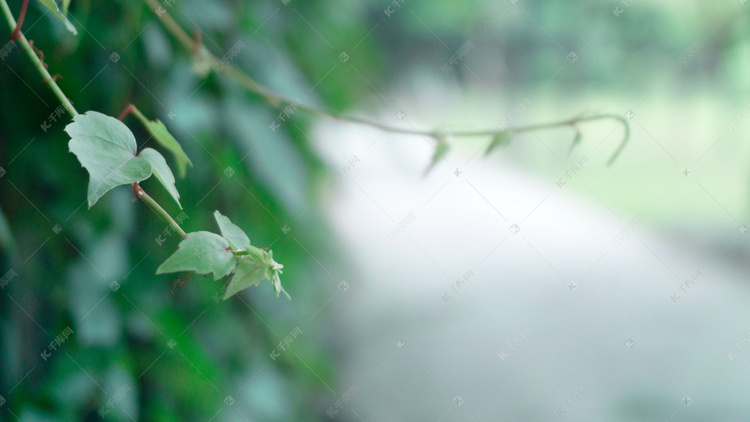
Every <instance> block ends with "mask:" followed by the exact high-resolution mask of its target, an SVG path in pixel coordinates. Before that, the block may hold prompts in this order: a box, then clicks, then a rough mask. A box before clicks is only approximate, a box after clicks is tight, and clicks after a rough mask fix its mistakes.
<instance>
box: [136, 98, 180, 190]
mask: <svg viewBox="0 0 750 422" xmlns="http://www.w3.org/2000/svg"><path fill="white" fill-rule="evenodd" d="M133 114H135V117H137V118H138V120H140V121H141V123H142V124H143V126H145V127H146V130H148V131H149V132H150V133H151V135H152V136H153V137H154V140H156V142H157V143H158V144H159V145H161V146H162V147H164V148H166V149H167V151H169V152H170V153H172V155H173V156H174V159H175V161H176V162H177V174H178V175H179V176H180V178H183V177H185V173H186V172H187V167H188V166H191V167H192V166H193V162H192V161H190V158H188V156H187V154H185V151H184V150H183V149H182V146H180V143H179V142H177V140H176V139H175V138H174V136H172V134H171V133H169V131H168V130H167V127H166V126H164V123H162V122H161V120H159V119H156V120H149V119H148V118H146V116H144V115H143V113H141V111H140V110H138V109H137V108H136V107H135V106H133Z"/></svg>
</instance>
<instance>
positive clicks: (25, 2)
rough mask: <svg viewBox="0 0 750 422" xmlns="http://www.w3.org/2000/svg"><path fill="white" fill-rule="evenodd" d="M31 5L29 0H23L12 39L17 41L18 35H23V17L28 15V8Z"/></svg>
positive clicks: (11, 35)
mask: <svg viewBox="0 0 750 422" xmlns="http://www.w3.org/2000/svg"><path fill="white" fill-rule="evenodd" d="M28 6H29V0H23V3H22V4H21V13H20V14H19V15H18V21H16V28H15V29H14V30H13V32H12V33H11V34H10V39H11V40H12V41H15V40H17V39H18V36H19V35H21V26H23V18H25V17H26V8H27V7H28Z"/></svg>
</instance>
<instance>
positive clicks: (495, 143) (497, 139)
mask: <svg viewBox="0 0 750 422" xmlns="http://www.w3.org/2000/svg"><path fill="white" fill-rule="evenodd" d="M512 139H513V132H510V131H507V130H504V131H502V132H498V133H497V134H495V136H493V137H492V141H490V144H489V145H487V149H486V150H484V156H485V157H486V156H488V155H489V154H490V153H491V152H492V151H493V150H494V149H495V148H501V147H505V146H508V145H509V144H510V141H511V140H512Z"/></svg>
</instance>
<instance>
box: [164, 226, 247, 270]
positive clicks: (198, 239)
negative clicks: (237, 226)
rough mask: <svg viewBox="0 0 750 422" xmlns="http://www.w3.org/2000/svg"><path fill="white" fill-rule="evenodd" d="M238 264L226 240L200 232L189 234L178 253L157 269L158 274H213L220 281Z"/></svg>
mask: <svg viewBox="0 0 750 422" xmlns="http://www.w3.org/2000/svg"><path fill="white" fill-rule="evenodd" d="M236 264H237V260H236V259H235V257H234V254H233V253H232V252H231V251H230V250H229V242H227V240H226V239H224V238H223V237H221V236H219V235H218V234H214V233H210V232H204V231H200V232H193V233H188V235H187V239H185V240H183V241H182V242H180V245H179V246H178V248H177V251H176V252H175V253H174V254H172V256H170V257H169V258H167V260H166V261H164V262H163V263H162V264H161V265H160V266H159V268H157V269H156V274H164V273H176V272H181V271H195V272H196V273H198V274H209V273H213V279H214V280H218V279H220V278H222V277H224V276H226V275H227V274H229V273H231V272H232V270H233V269H234V266H235V265H236Z"/></svg>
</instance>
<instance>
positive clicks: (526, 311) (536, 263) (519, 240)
mask: <svg viewBox="0 0 750 422" xmlns="http://www.w3.org/2000/svg"><path fill="white" fill-rule="evenodd" d="M385 136H386V135H383V137H385ZM335 138H336V139H344V138H347V134H346V133H343V134H342V133H338V134H336V135H335ZM348 139H362V141H361V142H359V141H353V142H352V145H350V146H348V147H347V149H345V150H344V149H343V148H341V145H340V143H338V144H337V145H336V148H335V149H334V148H325V149H324V150H325V151H326V154H327V155H328V157H329V159H330V160H331V162H332V163H333V165H334V166H336V165H339V166H341V171H340V172H339V173H338V175H337V176H336V177H335V178H334V181H335V183H332V185H335V191H334V194H333V196H332V197H331V198H330V200H329V205H328V209H329V211H328V212H329V215H330V219H331V221H332V223H333V224H334V226H335V229H336V230H337V232H338V234H339V236H340V238H341V240H342V242H343V243H344V245H345V249H346V250H348V251H349V253H350V256H349V258H351V260H352V261H353V262H354V264H353V265H354V267H355V269H357V271H353V274H354V275H353V276H352V277H351V279H347V280H346V281H345V283H342V284H341V285H340V291H339V293H338V294H337V295H336V296H335V300H333V301H332V305H333V306H334V309H335V315H336V318H337V320H338V321H339V326H337V327H335V328H333V329H332V330H335V332H334V333H332V336H331V337H332V338H335V339H337V340H338V341H339V343H338V344H337V347H338V349H339V350H340V353H341V359H342V365H343V373H344V375H345V379H344V384H345V385H343V389H346V387H349V390H348V394H346V393H341V394H342V396H341V398H340V400H339V402H338V403H337V404H334V403H332V408H331V410H332V413H336V416H335V417H336V418H337V419H339V420H364V421H367V422H372V421H438V420H439V421H475V420H476V421H498V420H508V421H516V420H523V421H550V420H558V419H559V420H575V421H586V420H592V421H599V420H606V421H651V420H653V421H666V420H674V421H676V420H679V421H692V420H696V421H703V420H717V418H719V416H721V420H748V418H750V402H749V401H748V400H747V397H748V393H750V386H749V384H748V381H747V380H748V379H750V350H748V349H750V283H748V282H747V280H748V277H747V274H746V270H744V269H740V268H736V267H733V266H731V265H729V264H726V263H724V262H723V261H722V259H721V257H720V254H721V252H722V250H721V249H719V250H716V251H708V252H706V251H702V252H700V253H699V252H697V251H693V250H691V248H690V245H685V244H674V243H669V242H667V241H666V239H663V238H660V237H658V236H656V235H654V234H652V233H649V231H648V230H647V229H646V228H645V227H644V225H643V223H644V222H643V217H642V216H626V215H618V214H617V213H616V212H615V211H613V210H611V209H608V207H607V206H606V205H605V204H601V203H600V204H595V203H589V202H586V201H584V200H582V199H580V198H578V197H576V196H575V195H573V193H572V190H571V189H570V188H569V187H568V186H567V185H568V184H569V183H574V182H579V183H580V182H583V181H576V180H575V178H576V175H575V174H574V175H572V176H565V175H563V174H561V179H560V181H564V182H566V183H565V184H558V183H556V182H550V181H545V180H540V179H538V178H535V177H534V176H533V175H531V174H528V173H526V172H524V171H523V170H521V169H517V168H513V167H512V166H511V165H509V164H501V163H498V160H497V159H488V160H487V159H485V160H483V159H480V158H479V157H477V158H476V159H474V160H472V161H471V162H470V163H469V164H466V161H467V160H468V157H463V158H462V157H461V156H460V155H453V156H449V157H448V160H450V161H451V163H441V164H440V165H439V166H437V167H436V168H435V169H434V171H433V172H432V173H431V174H430V175H429V176H428V177H426V178H423V177H422V175H421V171H422V170H423V169H424V165H425V162H424V160H425V159H426V158H425V157H428V155H427V154H428V149H427V148H429V147H428V146H427V145H426V143H423V142H398V141H394V140H393V139H390V140H388V141H385V140H383V139H380V138H379V135H378V133H377V132H368V133H366V134H365V135H363V134H362V133H358V134H357V135H356V136H349V137H348ZM410 157H415V158H410ZM578 159H579V158H576V157H575V155H574V156H573V157H572V158H571V164H572V163H575V162H576V160H578ZM657 206H658V205H657ZM724 228H725V230H724V231H723V232H722V233H721V238H722V239H724V240H723V245H727V244H730V243H735V244H738V243H740V242H747V240H746V239H745V237H744V236H745V235H744V233H743V232H742V231H741V230H739V227H738V225H737V224H735V223H734V222H731V223H729V222H728V223H727V224H726V226H725V227H724ZM748 235H750V234H748Z"/></svg>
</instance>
